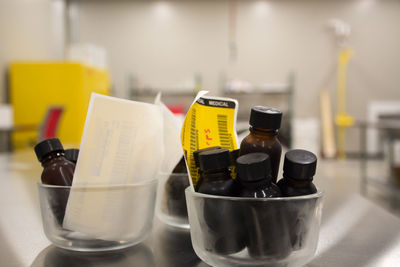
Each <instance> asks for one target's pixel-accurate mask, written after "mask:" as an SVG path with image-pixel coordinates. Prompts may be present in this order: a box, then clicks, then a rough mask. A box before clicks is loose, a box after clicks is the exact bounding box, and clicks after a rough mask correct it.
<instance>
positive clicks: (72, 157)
mask: <svg viewBox="0 0 400 267" xmlns="http://www.w3.org/2000/svg"><path fill="white" fill-rule="evenodd" d="M78 155H79V149H75V148H72V149H66V150H65V158H66V159H67V160H69V161H72V162H73V163H76V161H77V160H78Z"/></svg>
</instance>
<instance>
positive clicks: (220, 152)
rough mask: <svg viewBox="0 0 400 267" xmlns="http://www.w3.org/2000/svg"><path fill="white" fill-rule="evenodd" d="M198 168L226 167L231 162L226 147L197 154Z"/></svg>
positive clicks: (214, 168)
mask: <svg viewBox="0 0 400 267" xmlns="http://www.w3.org/2000/svg"><path fill="white" fill-rule="evenodd" d="M199 164H200V170H202V171H211V170H219V169H225V168H228V167H229V165H230V164H231V160H230V157H229V150H228V149H222V148H220V149H214V150H208V151H204V152H201V153H200V154H199Z"/></svg>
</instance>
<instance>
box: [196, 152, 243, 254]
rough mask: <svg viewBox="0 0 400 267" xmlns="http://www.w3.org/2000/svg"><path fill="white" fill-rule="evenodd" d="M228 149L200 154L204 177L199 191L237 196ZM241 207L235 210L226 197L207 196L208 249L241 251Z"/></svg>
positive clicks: (206, 240) (205, 202)
mask: <svg viewBox="0 0 400 267" xmlns="http://www.w3.org/2000/svg"><path fill="white" fill-rule="evenodd" d="M230 164H231V161H230V156H229V150H227V149H214V150H208V151H204V152H202V153H199V165H200V170H201V172H202V175H203V179H202V181H201V183H200V185H199V190H198V192H199V193H203V194H211V195H218V196H235V195H236V190H237V189H236V188H235V184H236V183H235V181H234V180H233V179H232V177H231V172H230V170H229V166H230ZM240 216H241V214H240V210H235V209H234V208H233V207H232V205H230V203H229V202H227V201H226V200H224V199H214V198H211V199H204V221H205V227H208V229H207V231H206V232H207V233H209V234H207V235H205V236H204V243H205V246H206V248H207V250H209V251H213V252H215V253H218V254H231V253H236V252H239V251H240V250H242V249H243V248H244V246H245V240H244V238H243V236H242V232H243V226H242V220H241V218H240Z"/></svg>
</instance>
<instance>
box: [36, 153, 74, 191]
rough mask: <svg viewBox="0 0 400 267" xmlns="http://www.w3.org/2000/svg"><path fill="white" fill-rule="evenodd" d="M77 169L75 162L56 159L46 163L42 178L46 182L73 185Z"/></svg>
mask: <svg viewBox="0 0 400 267" xmlns="http://www.w3.org/2000/svg"><path fill="white" fill-rule="evenodd" d="M74 171H75V164H74V163H72V162H70V161H68V160H66V159H61V160H55V161H52V162H50V163H49V164H47V165H46V167H45V168H44V169H43V172H42V175H41V178H42V182H43V183H45V184H52V185H67V186H69V185H71V184H72V178H73V175H74Z"/></svg>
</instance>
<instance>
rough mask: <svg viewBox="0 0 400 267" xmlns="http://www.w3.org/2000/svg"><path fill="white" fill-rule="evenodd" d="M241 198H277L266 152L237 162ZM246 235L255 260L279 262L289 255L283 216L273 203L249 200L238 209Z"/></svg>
mask: <svg viewBox="0 0 400 267" xmlns="http://www.w3.org/2000/svg"><path fill="white" fill-rule="evenodd" d="M236 179H237V180H238V181H239V183H240V184H241V185H242V189H241V192H240V196H241V197H251V198H274V197H280V196H281V192H280V190H279V188H278V186H277V185H275V184H274V183H272V181H271V180H272V178H271V164H270V157H269V156H268V154H266V153H249V154H246V155H243V156H240V157H239V158H238V159H237V178H236ZM241 209H242V214H243V217H244V218H246V220H245V228H246V233H247V238H246V240H247V249H248V251H249V254H250V255H251V256H252V257H254V258H274V259H281V258H284V257H286V256H287V255H288V254H289V253H290V252H291V246H290V237H289V232H288V231H287V228H285V227H282V225H283V224H284V222H285V218H284V216H285V215H286V214H285V213H282V206H281V205H279V202H274V201H265V202H264V201H260V202H257V201H248V202H246V201H245V202H243V205H242V207H241Z"/></svg>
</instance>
